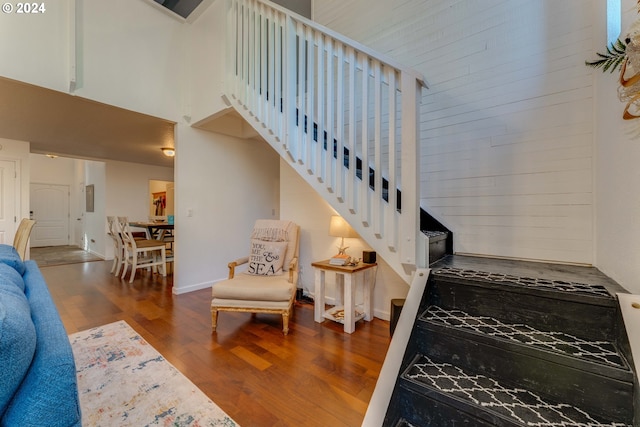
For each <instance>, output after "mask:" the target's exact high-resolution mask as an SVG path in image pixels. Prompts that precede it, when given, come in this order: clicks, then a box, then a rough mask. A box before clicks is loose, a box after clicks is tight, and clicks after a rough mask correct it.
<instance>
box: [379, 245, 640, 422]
mask: <svg viewBox="0 0 640 427" xmlns="http://www.w3.org/2000/svg"><path fill="white" fill-rule="evenodd" d="M616 292H625V291H624V290H623V289H622V288H620V287H619V286H618V285H617V284H615V283H614V282H612V281H611V280H610V279H608V278H607V277H606V276H604V275H601V274H599V272H597V270H595V269H593V268H585V267H573V266H558V265H546V264H540V263H527V262H514V261H501V260H487V259H477V258H473V257H459V256H448V257H447V258H445V259H443V260H441V261H439V262H438V263H436V264H434V265H433V266H432V271H431V278H430V280H429V282H428V284H427V289H426V291H425V293H424V296H423V298H422V302H421V304H420V309H419V310H418V313H419V314H418V316H417V318H416V319H415V324H414V327H413V331H412V333H411V338H410V340H409V344H408V346H407V350H406V352H405V354H404V357H403V362H402V366H401V369H400V371H399V375H398V378H397V381H396V385H395V388H394V391H393V395H392V398H391V402H390V404H389V407H388V410H387V413H386V416H385V419H384V423H383V425H385V426H416V427H417V426H438V427H444V426H459V425H473V426H590V427H594V426H632V425H637V424H635V423H634V412H633V407H634V404H633V399H634V397H633V396H634V387H635V385H634V384H635V376H634V372H633V370H632V368H631V367H630V366H629V363H628V361H630V360H632V359H631V356H630V349H629V344H628V341H627V338H626V332H625V329H624V325H623V323H622V319H621V316H620V312H619V307H618V303H617V301H616V298H615V297H614V296H612V295H615V293H616Z"/></svg>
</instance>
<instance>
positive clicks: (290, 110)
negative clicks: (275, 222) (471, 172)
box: [224, 0, 429, 282]
mask: <svg viewBox="0 0 640 427" xmlns="http://www.w3.org/2000/svg"><path fill="white" fill-rule="evenodd" d="M226 18H227V47H228V49H227V58H226V63H227V76H226V79H225V81H226V91H225V94H224V98H225V100H226V102H227V103H228V104H229V105H230V106H231V107H233V108H234V109H235V110H236V111H237V112H238V113H239V114H240V115H241V116H242V117H243V118H244V120H246V121H247V122H249V123H250V124H251V125H252V127H253V128H255V129H256V130H257V131H258V133H259V134H260V135H261V137H262V138H263V139H264V140H265V141H267V142H268V143H269V144H270V145H271V146H272V147H273V148H274V149H275V150H276V151H277V152H278V153H279V154H280V156H281V157H282V158H284V159H286V160H287V161H288V162H289V164H290V165H291V167H293V168H294V169H295V170H296V171H297V172H298V173H299V174H300V175H301V176H302V177H303V178H304V179H305V180H306V181H307V182H308V183H309V184H310V185H311V186H312V187H313V188H314V189H315V190H316V191H317V192H318V193H319V194H320V195H321V196H322V197H323V198H324V199H325V200H327V201H328V202H329V203H330V204H331V206H332V207H333V208H334V209H335V210H336V211H337V212H338V213H339V214H340V215H341V216H342V217H344V218H345V219H346V220H347V221H348V222H349V224H350V225H351V226H352V227H353V228H354V229H355V230H356V231H357V232H358V234H360V236H361V237H362V238H363V239H364V240H365V241H367V243H368V244H369V245H370V246H371V247H372V248H373V249H374V250H375V251H376V252H378V254H379V255H380V256H381V257H382V258H384V259H385V261H386V262H387V263H388V264H389V265H390V266H391V267H392V268H393V269H394V270H395V271H396V272H397V273H398V274H399V275H400V277H402V278H403V279H404V280H406V281H407V282H409V281H410V277H411V274H412V272H413V271H415V269H416V267H420V266H425V265H427V263H428V259H429V255H428V250H429V239H428V238H427V237H426V236H425V235H424V234H423V233H421V232H420V226H419V221H420V213H419V204H418V200H419V194H418V184H419V181H420V180H419V175H418V162H419V150H418V148H419V144H418V114H419V109H418V102H419V99H420V96H421V90H422V88H423V87H425V86H426V84H425V81H424V79H423V77H422V76H420V75H419V74H418V73H416V72H414V71H412V70H410V69H408V68H407V67H403V66H402V65H400V64H397V63H395V61H393V60H392V59H390V58H386V57H384V56H383V55H380V54H377V53H376V52H373V51H372V50H371V49H369V48H367V47H366V46H362V45H360V44H358V43H357V42H354V41H352V40H349V39H347V38H346V37H343V36H341V35H339V34H337V33H335V32H333V31H331V30H329V29H327V28H324V27H322V26H320V25H318V24H316V23H314V22H312V21H310V20H308V19H305V18H303V17H301V16H299V15H296V14H294V13H292V12H290V11H288V10H287V9H285V8H282V7H280V6H278V5H276V4H274V3H271V2H269V1H262V0H227V17H226Z"/></svg>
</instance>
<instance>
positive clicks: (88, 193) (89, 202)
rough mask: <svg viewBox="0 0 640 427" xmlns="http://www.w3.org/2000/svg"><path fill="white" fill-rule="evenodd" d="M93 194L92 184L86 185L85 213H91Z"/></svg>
mask: <svg viewBox="0 0 640 427" xmlns="http://www.w3.org/2000/svg"><path fill="white" fill-rule="evenodd" d="M93 192H94V188H93V184H89V185H87V186H86V188H85V193H86V196H87V207H86V211H87V212H93Z"/></svg>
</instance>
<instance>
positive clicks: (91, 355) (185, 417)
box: [69, 321, 237, 427]
mask: <svg viewBox="0 0 640 427" xmlns="http://www.w3.org/2000/svg"><path fill="white" fill-rule="evenodd" d="M69 340H70V341H71V346H72V348H73V354H74V357H75V361H76V369H77V372H78V391H79V394H80V406H81V409H82V425H83V426H84V427H89V426H135V427H140V426H191V427H205V426H206V427H218V426H220V427H237V424H236V423H235V422H234V421H233V420H232V419H231V418H230V417H229V416H228V415H227V414H225V413H224V411H223V410H222V409H220V408H219V407H218V406H217V405H216V404H215V403H213V402H212V401H211V400H210V399H209V398H207V396H206V395H205V394H204V393H203V392H202V391H201V390H200V389H198V387H196V386H195V385H194V384H193V383H192V382H191V381H189V379H187V378H186V377H185V376H184V375H182V374H181V373H180V371H178V370H177V369H176V368H175V367H174V366H173V365H171V364H170V363H169V362H167V361H166V360H165V359H164V357H162V355H161V354H160V353H158V351H157V350H156V349H155V348H153V347H152V346H151V345H150V344H149V343H147V342H146V341H145V340H144V339H143V338H142V337H141V336H140V335H138V334H137V333H136V332H135V331H134V330H133V329H132V328H131V326H129V325H128V324H127V323H126V322H124V321H119V322H115V323H110V324H108V325H104V326H100V327H97V328H93V329H89V330H87V331H82V332H78V333H75V334H72V335H69Z"/></svg>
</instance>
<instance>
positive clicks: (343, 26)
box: [313, 0, 595, 264]
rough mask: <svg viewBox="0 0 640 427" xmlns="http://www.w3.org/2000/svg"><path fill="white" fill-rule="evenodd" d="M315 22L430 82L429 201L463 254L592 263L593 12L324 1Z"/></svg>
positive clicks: (425, 168) (504, 4) (486, 4)
mask: <svg viewBox="0 0 640 427" xmlns="http://www.w3.org/2000/svg"><path fill="white" fill-rule="evenodd" d="M313 16H314V18H315V19H316V20H317V21H318V22H319V23H321V24H323V25H326V26H328V27H330V28H332V29H334V30H336V31H338V32H341V33H343V34H345V35H347V36H349V37H352V38H354V39H355V40H357V41H359V42H362V43H364V44H365V45H368V46H370V47H372V48H373V49H376V50H378V51H381V52H384V53H387V54H388V55H390V56H391V57H393V58H394V59H396V60H398V61H399V62H401V63H404V64H407V65H409V66H412V67H414V68H415V69H417V70H419V71H420V72H422V73H423V74H424V75H425V76H426V78H427V80H428V82H429V83H430V89H429V90H426V91H425V92H424V96H423V100H422V102H423V105H422V110H421V118H420V120H421V125H420V127H421V144H422V145H421V147H422V157H421V162H420V163H421V169H422V173H421V200H420V202H421V205H422V206H423V207H425V208H426V209H427V210H428V211H429V212H430V213H432V214H433V215H434V216H436V217H437V218H439V219H441V220H442V221H443V222H444V223H445V224H446V225H447V226H449V227H450V228H451V229H452V230H453V232H454V245H455V247H454V249H455V250H456V251H457V252H464V253H472V254H484V255H493V256H504V257H516V258H529V259H543V260H552V261H563V262H575V263H587V264H590V263H593V262H594V253H595V240H594V233H593V229H594V215H593V210H594V206H593V197H594V195H593V185H592V174H593V167H592V165H593V162H594V154H593V136H594V135H593V124H592V123H593V88H592V79H593V77H592V71H591V70H590V69H588V68H587V67H585V66H584V61H585V59H588V58H590V57H592V56H593V51H592V40H591V39H592V34H591V31H592V20H593V14H592V8H591V5H590V4H589V7H585V3H584V2H583V1H581V0H562V1H557V0H540V1H483V2H477V1H471V0H462V1H457V2H454V3H452V2H450V1H448V0H434V1H429V2H425V1H422V0H409V1H403V2H390V1H384V0H374V1H372V0H353V1H349V2H343V1H339V0H326V1H321V2H320V1H319V2H314V15H313Z"/></svg>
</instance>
